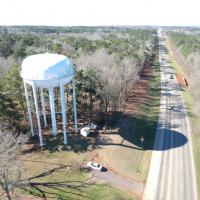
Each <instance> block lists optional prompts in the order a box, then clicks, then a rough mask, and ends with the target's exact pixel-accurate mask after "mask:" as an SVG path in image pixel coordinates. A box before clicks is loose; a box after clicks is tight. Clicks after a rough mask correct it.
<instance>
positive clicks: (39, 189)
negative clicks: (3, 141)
mask: <svg viewBox="0 0 200 200" xmlns="http://www.w3.org/2000/svg"><path fill="white" fill-rule="evenodd" d="M58 138H60V139H61V136H58ZM52 145H55V146H59V147H60V148H58V149H60V150H57V151H55V149H54V147H55V146H52V149H51V148H48V149H46V150H43V151H39V152H38V151H37V152H32V153H30V154H25V155H22V156H21V159H22V168H23V180H24V181H25V182H28V183H29V187H26V186H24V187H23V186H22V187H20V188H18V189H17V193H18V194H19V195H20V199H24V200H25V199H26V200H27V199H34V200H35V199H47V200H48V199H55V200H61V199H63V200H64V199H65V200H66V199H70V200H72V199H76V200H78V199H81V200H102V199H108V200H116V199H124V200H134V199H136V198H135V197H134V196H133V195H130V194H129V193H127V192H125V191H122V190H120V189H115V188H113V187H111V186H109V185H107V184H105V183H97V182H96V181H95V180H93V179H92V178H91V176H90V173H88V171H87V170H86V169H84V167H85V166H86V163H87V160H88V159H89V157H90V155H89V154H88V153H86V152H82V153H80V152H78V153H77V152H74V151H73V150H67V149H62V145H57V140H54V142H53V141H52ZM82 167H83V169H82Z"/></svg>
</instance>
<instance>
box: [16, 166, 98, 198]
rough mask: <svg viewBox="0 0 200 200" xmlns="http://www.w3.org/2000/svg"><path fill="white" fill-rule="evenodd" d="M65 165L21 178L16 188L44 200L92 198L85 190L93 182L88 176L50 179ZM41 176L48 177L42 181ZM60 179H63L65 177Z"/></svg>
mask: <svg viewBox="0 0 200 200" xmlns="http://www.w3.org/2000/svg"><path fill="white" fill-rule="evenodd" d="M67 167H68V166H66V165H65V166H61V167H57V168H53V169H51V170H48V171H45V172H42V173H41V174H38V175H36V176H34V177H30V178H27V179H25V180H21V182H20V183H19V186H18V188H19V189H21V190H22V191H23V192H24V193H26V194H31V195H33V196H35V197H39V198H42V199H44V200H46V199H63V200H64V199H94V198H93V195H92V194H89V193H88V192H87V189H88V188H89V187H90V186H92V185H94V184H95V182H94V181H93V182H92V181H91V180H90V179H89V178H88V179H85V180H83V181H76V180H74V181H53V180H52V181H51V179H53V178H52V176H56V173H58V172H60V170H66V169H67ZM68 173H70V172H68ZM66 177H67V174H66ZM42 178H45V179H47V178H48V181H42ZM62 180H65V178H63V179H62Z"/></svg>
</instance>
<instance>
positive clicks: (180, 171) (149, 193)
mask: <svg viewBox="0 0 200 200" xmlns="http://www.w3.org/2000/svg"><path fill="white" fill-rule="evenodd" d="M159 37H160V44H159V46H160V47H159V48H160V65H161V67H160V75H161V105H160V115H159V121H158V126H157V132H156V138H155V144H154V151H153V153H152V159H151V164H150V170H149V175H148V179H147V183H146V187H145V191H144V199H148V200H197V190H196V177H195V169H194V160H193V152H192V141H191V131H190V124H189V120H188V114H187V112H186V109H185V106H184V100H183V97H182V95H181V91H180V88H179V85H178V83H177V80H176V77H175V74H174V72H173V70H172V66H171V63H170V59H169V55H168V51H167V50H166V48H165V46H164V43H163V38H162V35H161V34H160V35H159Z"/></svg>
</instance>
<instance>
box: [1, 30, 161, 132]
mask: <svg viewBox="0 0 200 200" xmlns="http://www.w3.org/2000/svg"><path fill="white" fill-rule="evenodd" d="M156 43H157V38H156V30H151V29H147V30H142V29H141V30H140V29H138V30H135V29H133V30H132V29H128V30H127V31H125V30H124V29H122V30H120V31H117V32H113V33H101V34H100V33H96V32H95V33H87V34H83V35H80V34H78V35H77V34H76V33H73V34H72V33H69V34H68V33H67V34H43V33H41V32H39V34H33V33H32V34H25V33H24V34H22V33H21V32H20V33H6V32H3V33H1V34H0V70H1V69H4V70H2V71H3V75H2V76H1V80H0V81H1V82H0V120H1V121H6V122H8V124H11V125H12V126H14V127H16V128H17V129H20V128H21V129H24V126H25V125H26V123H25V122H26V106H25V98H24V89H23V83H22V80H21V78H20V64H21V62H22V60H23V59H24V58H25V57H26V56H28V55H32V54H36V53H44V52H46V51H48V52H52V53H59V54H64V55H66V56H67V57H69V58H70V59H72V61H73V63H74V66H75V69H76V91H77V102H78V103H77V106H78V114H79V118H81V117H84V118H89V119H91V118H92V119H95V120H97V119H98V120H101V121H103V122H104V123H106V122H108V121H109V114H110V113H112V112H113V111H116V110H118V109H121V108H122V105H123V102H124V101H125V100H126V97H127V94H128V91H129V90H131V89H133V88H134V87H135V85H136V82H137V81H138V80H139V78H140V73H141V71H142V68H143V66H144V63H145V62H146V60H148V59H149V57H150V56H151V54H152V51H153V49H154V48H155V46H156ZM66 90H67V91H68V92H69V97H67V99H66V101H68V102H69V103H70V100H71V98H70V91H71V86H70V85H69V86H66ZM55 94H56V97H57V99H56V104H57V106H56V107H57V109H59V107H60V106H59V103H58V102H59V93H58V92H57V91H55ZM46 99H48V93H46ZM32 103H33V102H32ZM32 109H34V106H33V105H32ZM58 113H59V110H58Z"/></svg>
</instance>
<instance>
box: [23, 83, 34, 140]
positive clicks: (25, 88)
mask: <svg viewBox="0 0 200 200" xmlns="http://www.w3.org/2000/svg"><path fill="white" fill-rule="evenodd" d="M24 90H25V96H26V106H27V109H28V118H29V124H30V127H31V136H32V137H34V136H35V133H34V130H33V122H32V114H31V107H30V101H29V97H28V90H27V84H26V83H25V81H24Z"/></svg>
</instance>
